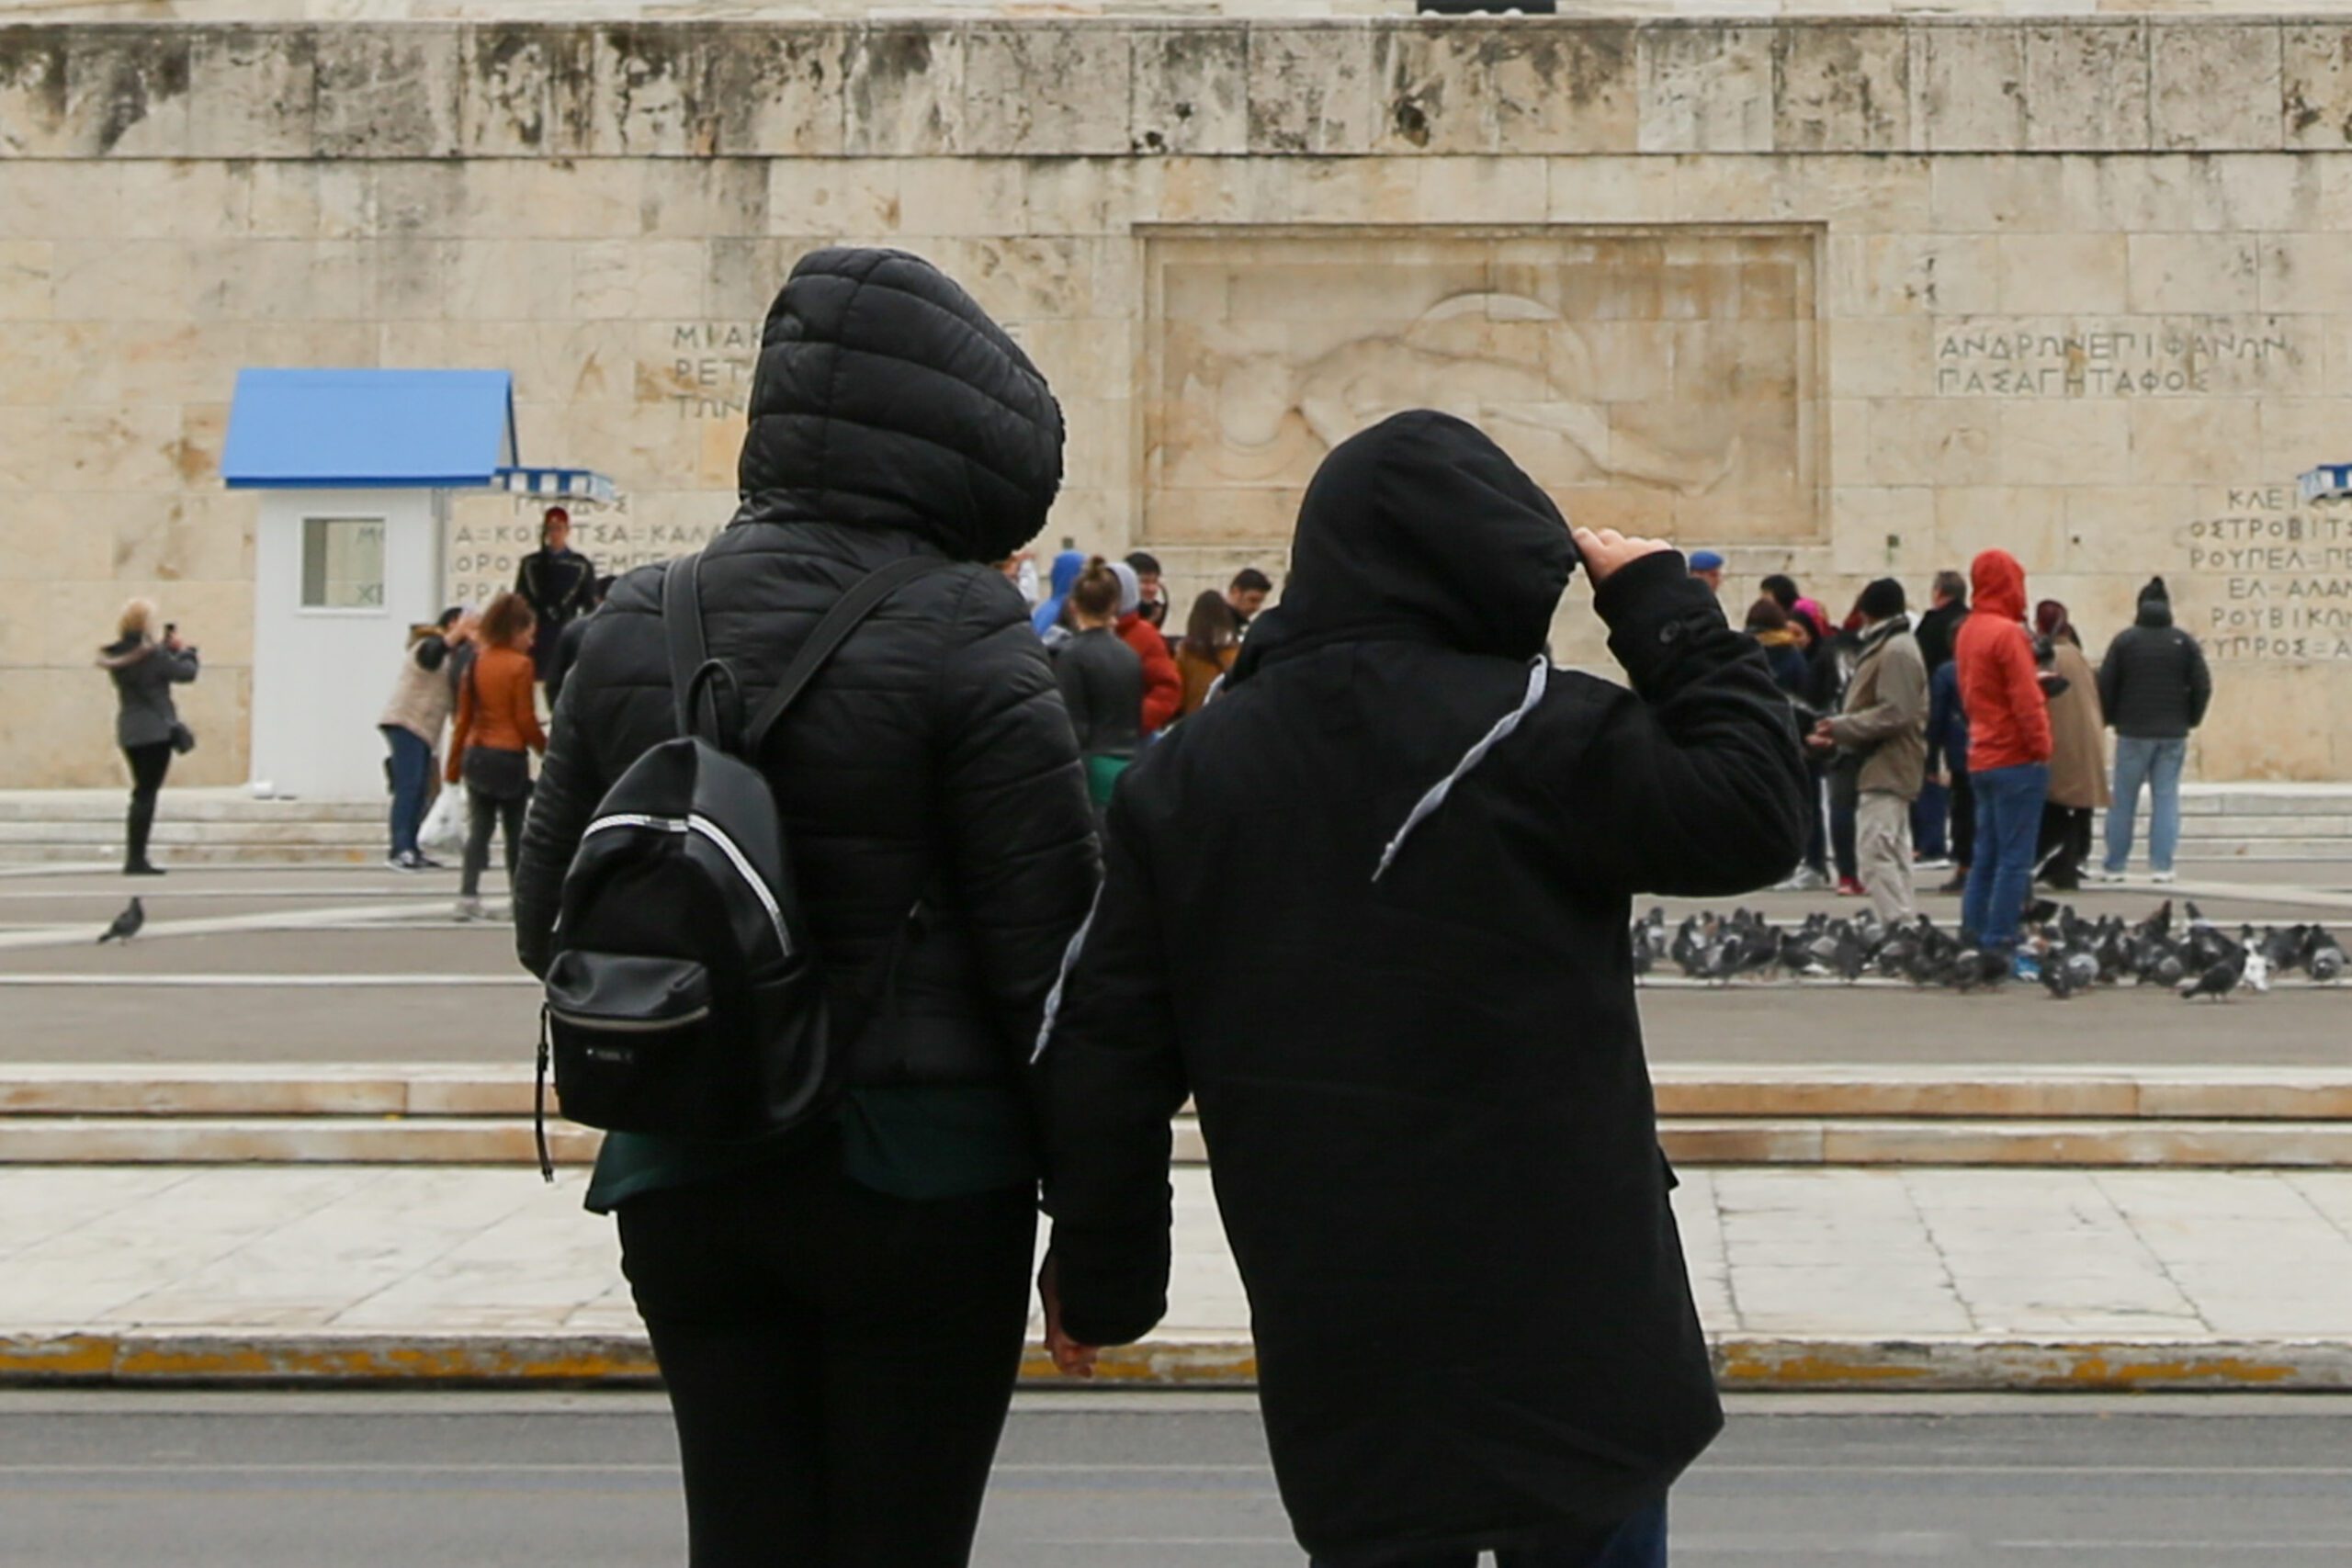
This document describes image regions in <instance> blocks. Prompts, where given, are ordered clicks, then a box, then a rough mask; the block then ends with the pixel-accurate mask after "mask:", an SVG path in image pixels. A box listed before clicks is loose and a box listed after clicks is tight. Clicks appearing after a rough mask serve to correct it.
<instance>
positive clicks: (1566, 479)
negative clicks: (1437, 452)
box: [1142, 226, 1819, 544]
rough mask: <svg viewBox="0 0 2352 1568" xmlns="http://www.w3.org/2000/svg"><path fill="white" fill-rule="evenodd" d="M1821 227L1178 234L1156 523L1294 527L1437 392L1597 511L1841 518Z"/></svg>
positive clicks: (1643, 517)
mask: <svg viewBox="0 0 2352 1568" xmlns="http://www.w3.org/2000/svg"><path fill="white" fill-rule="evenodd" d="M1814 247H1815V235H1814V233H1813V231H1810V230H1807V229H1801V228H1787V227H1775V228H1755V229H1745V228H1742V229H1722V228H1704V227H1696V226H1694V227H1691V228H1690V229H1687V230H1685V229H1672V228H1668V229H1645V230H1593V229H1588V228H1573V229H1571V228H1563V229H1556V230H1545V231H1511V232H1501V231H1494V232H1478V231H1453V232H1450V233H1443V234H1439V235H1436V236H1432V235H1431V234H1430V231H1427V230H1416V231H1369V230H1365V231H1340V232H1334V231H1324V232H1320V233H1317V232H1311V231H1288V232H1283V231H1272V232H1269V231H1262V230H1260V231H1247V230H1232V231H1219V232H1215V233H1210V232H1204V231H1189V232H1184V233H1171V234H1167V235H1161V236H1155V237H1154V238H1153V239H1152V240H1151V242H1150V265H1149V268H1148V288H1149V296H1150V297H1149V301H1148V310H1149V316H1150V326H1149V337H1148V342H1149V344H1150V354H1149V355H1148V365H1147V367H1146V369H1145V377H1146V384H1145V386H1144V388H1143V389H1142V396H1143V411H1144V423H1145V451H1146V462H1147V475H1146V490H1147V494H1146V500H1145V531H1146V533H1147V535H1148V536H1149V537H1151V538H1152V539H1154V540H1157V541H1162V542H1167V543H1171V544H1172V543H1209V542H1214V541H1219V540H1231V539H1243V538H1252V539H1278V538H1280V537H1282V536H1283V535H1285V534H1286V533H1287V532H1288V529H1289V524H1290V521H1291V516H1292V514H1293V513H1294V511H1295V506H1296V502H1297V497H1298V495H1299V493H1300V492H1301V491H1303V490H1304V489H1305V487H1306V481H1307V479H1309V478H1310V477H1311V476H1312V475H1313V473H1314V470H1315V468H1316V465H1317V463H1318V462H1320V461H1321V459H1322V457H1323V454H1324V453H1326V452H1328V451H1329V450H1330V448H1331V447H1332V446H1336V445H1337V444H1338V443H1340V441H1343V440H1345V439H1346V438H1347V437H1348V436H1349V435H1350V434H1353V433H1355V432H1356V431H1359V430H1362V429H1363V428H1364V427H1365V426H1367V425H1370V424H1374V423H1378V422H1379V421H1380V420H1382V419H1384V418H1385V417H1386V416H1388V415H1389V414H1392V413H1396V412H1400V411H1402V410H1406V409H1412V408H1435V409H1439V410H1442V411H1443V412H1448V413H1453V414H1455V415H1458V416H1459V417H1461V418H1463V419H1465V420H1468V421H1470V422H1471V423H1475V424H1476V425H1478V426H1479V427H1480V428H1482V429H1484V430H1485V431H1487V434H1491V435H1492V436H1494V437H1495V439H1496V440H1498V442H1500V443H1501V444H1502V445H1503V446H1504V447H1506V448H1507V449H1508V450H1510V453H1511V454H1512V455H1513V456H1514V457H1517V458H1518V459H1519V461H1520V462H1521V464H1523V465H1524V466H1525V467H1526V468H1527V469H1528V470H1529V472H1531V473H1532V474H1533V475H1534V476H1535V477H1536V478H1537V479H1539V480H1540V481H1542V482H1543V483H1544V485H1545V486H1546V487H1547V488H1549V489H1551V490H1552V491H1554V492H1555V495H1556V497H1557V498H1558V500H1559V501H1560V502H1561V504H1562V505H1563V507H1564V508H1565V509H1566V510H1567V511H1568V513H1570V515H1571V516H1573V517H1575V518H1577V520H1579V521H1587V522H1591V523H1593V524H1595V525H1607V526H1618V527H1625V528H1645V529H1656V530H1660V531H1673V530H1679V531H1683V532H1691V531H1693V530H1692V528H1691V526H1689V525H1696V531H1697V532H1700V533H1703V534H1704V536H1707V537H1709V538H1712V539H1718V540H1792V541H1793V540H1801V539H1809V538H1812V537H1815V536H1817V534H1818V532H1819V528H1818V520H1817V516H1816V509H1817V493H1816V492H1817V484H1816V472H1815V470H1816V462H1815V435H1816V423H1817V422H1816V417H1815V412H1814V399H1815V319H1814V301H1815V263H1814Z"/></svg>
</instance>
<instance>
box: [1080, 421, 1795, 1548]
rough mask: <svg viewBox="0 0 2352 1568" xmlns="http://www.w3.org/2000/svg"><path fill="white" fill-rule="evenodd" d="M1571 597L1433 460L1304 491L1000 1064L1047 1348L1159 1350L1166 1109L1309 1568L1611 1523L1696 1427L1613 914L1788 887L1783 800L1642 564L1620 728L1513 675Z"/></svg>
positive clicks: (1772, 748)
mask: <svg viewBox="0 0 2352 1568" xmlns="http://www.w3.org/2000/svg"><path fill="white" fill-rule="evenodd" d="M1573 561H1574V556H1573V551H1572V547H1571V545H1570V541H1569V538H1568V534H1567V530H1566V527H1565V525H1563V524H1562V522H1561V520H1560V515H1559V513H1558V512H1557V511H1556V510H1555V509H1554V508H1553V506H1552V503H1551V502H1550V501H1549V500H1548V499H1546V498H1545V496H1544V492H1543V491H1541V490H1540V489H1538V488H1537V487H1536V485H1535V484H1534V482H1533V481H1532V479H1529V478H1528V477H1527V476H1526V475H1525V474H1523V473H1521V471H1520V470H1519V469H1518V468H1516V467H1515V466H1514V465H1513V464H1512V463H1511V462H1510V459H1509V458H1508V457H1505V456H1504V455H1503V454H1502V453H1501V451H1500V450H1499V449H1498V448H1497V447H1496V446H1494V444H1493V443H1492V442H1490V441H1488V440H1487V438H1486V437H1485V436H1483V435H1481V434H1478V433H1477V432H1476V430H1474V429H1472V428H1471V427H1470V426H1468V425H1466V424H1464V423H1461V422H1459V421H1457V420H1453V419H1449V418H1446V417H1444V416H1442V415H1438V414H1430V413H1418V414H1404V415H1399V416H1397V418H1394V419H1391V420H1389V421H1387V422H1385V423H1382V424H1381V425H1379V426H1376V427H1375V428H1374V429H1373V430H1372V431H1370V432H1367V433H1366V434H1363V435H1360V436H1357V437H1355V438H1354V439H1352V440H1351V441H1349V442H1347V443H1345V444H1344V445H1342V446H1340V447H1339V448H1338V449H1337V450H1335V451H1334V452H1333V453H1332V454H1331V456H1330V457H1329V459H1328V460H1327V461H1326V462H1325V464H1324V466H1323V468H1322V470H1321V472H1320V473H1318V474H1317V476H1316V479H1315V481H1314V484H1313V486H1312V487H1311V488H1310V489H1309V490H1308V491H1307V495H1306V506H1305V509H1304V511H1303V513H1302V514H1301V516H1300V518H1299V524H1298V534H1297V538H1296V542H1295V552H1294V554H1293V557H1292V562H1293V570H1292V577H1291V580H1290V586H1289V587H1288V589H1287V590H1286V591H1285V593H1284V596H1283V604H1282V606H1281V607H1280V608H1279V609H1277V610H1274V611H1272V612H1271V613H1269V614H1268V615H1265V616H1264V617H1263V618H1262V619H1261V620H1260V621H1259V622H1258V624H1257V625H1256V626H1254V627H1253V628H1251V631H1250V640H1249V642H1248V643H1247V644H1245V645H1244V646H1243V648H1242V652H1241V658H1240V660H1239V661H1238V664H1237V666H1236V668H1235V670H1234V672H1233V675H1232V677H1231V679H1230V681H1229V682H1228V683H1227V691H1226V694H1225V695H1224V696H1223V697H1221V698H1220V699H1219V700H1218V701H1216V702H1215V703H1212V704H1210V705H1208V706H1207V707H1206V708H1204V709H1203V710H1202V711H1201V712H1200V713H1199V714H1196V715H1195V716H1193V717H1192V718H1190V719H1188V720H1186V721H1185V723H1184V724H1183V726H1182V728H1179V729H1177V730H1176V731H1174V732H1173V733H1172V734H1170V736H1169V737H1168V738H1167V739H1164V740H1162V741H1160V742H1159V744H1157V745H1155V746H1153V747H1151V748H1150V749H1148V750H1146V752H1145V753H1144V755H1143V758H1142V760H1141V761H1138V762H1137V763H1136V765H1135V766H1134V767H1133V768H1130V769H1129V770H1128V771H1127V773H1126V776H1125V779H1123V780H1122V781H1121V783H1120V785H1119V789H1118V793H1117V794H1116V795H1114V797H1113V799H1112V803H1111V812H1110V829H1109V832H1108V835H1107V839H1106V842H1107V846H1108V848H1107V855H1108V859H1109V873H1108V877H1107V880H1106V881H1105V883H1104V886H1103V897H1102V900H1101V903H1100V905H1099V906H1098V908H1097V909H1096V912H1095V915H1094V918H1093V920H1092V922H1091V924H1090V926H1089V927H1088V930H1087V934H1086V936H1085V937H1084V938H1083V939H1082V941H1081V943H1080V949H1079V953H1078V958H1077V962H1076V964H1075V966H1074V967H1073V969H1072V972H1071V974H1070V976H1069V980H1068V982H1067V983H1066V985H1065V987H1064V990H1063V993H1062V1001H1061V1004H1060V1007H1059V1010H1058V1011H1057V1016H1056V1018H1055V1020H1054V1022H1053V1026H1052V1031H1051V1033H1050V1035H1049V1036H1048V1039H1047V1043H1046V1049H1045V1052H1044V1054H1043V1055H1042V1056H1041V1058H1040V1062H1039V1071H1040V1073H1041V1074H1042V1075H1043V1077H1044V1079H1045V1087H1046V1096H1045V1103H1046V1107H1047V1111H1048V1115H1047V1119H1046V1127H1047V1150H1048V1154H1047V1159H1048V1173H1047V1184H1046V1207H1047V1208H1048V1210H1049V1211H1050V1212H1051V1213H1052V1214H1053V1216H1054V1241H1053V1246H1054V1251H1055V1254H1056V1257H1057V1269H1058V1270H1059V1277H1060V1284H1061V1298H1062V1303H1063V1311H1064V1321H1065V1325H1066V1326H1067V1327H1068V1328H1069V1332H1070V1333H1071V1334H1072V1335H1073V1336H1075V1337H1078V1338H1080V1339H1081V1340H1085V1341H1090V1342H1093V1343H1102V1344H1118V1343H1123V1342H1125V1341H1129V1340H1133V1339H1135V1338H1136V1337H1140V1336H1141V1335H1143V1334H1144V1333H1146V1332H1147V1331H1148V1330H1149V1329H1150V1327H1151V1326H1152V1325H1153V1323H1154V1322H1155V1321H1156V1320H1157V1319H1158V1318H1159V1316H1160V1315H1161V1314H1162V1312H1163V1311H1164V1310H1165V1290H1166V1284H1167V1278H1168V1268H1169V1186H1168V1158H1169V1141H1170V1134H1169V1122H1168V1118H1169V1113H1170V1111H1174V1110H1175V1109H1176V1108H1177V1106H1178V1105H1179V1104H1181V1103H1182V1100H1183V1099H1184V1097H1185V1095H1186V1094H1187V1093H1190V1094H1191V1095H1193V1097H1194V1100H1195V1102H1196V1104H1197V1106H1198V1109H1199V1112H1200V1118H1201V1127H1202V1131H1203V1133H1204V1135H1205V1136H1206V1139H1207V1142H1208V1146H1209V1152H1210V1158H1211V1162H1212V1166H1213V1168H1214V1169H1215V1171H1216V1190H1217V1198H1218V1202H1219V1206H1220V1209H1221V1211H1222V1213H1223V1217H1224V1222H1225V1227H1226V1231H1227V1235H1229V1236H1230V1237H1231V1239H1232V1243H1233V1249H1234V1256H1235V1258H1237V1259H1238V1262H1239V1264H1240V1269H1241V1276H1242V1280H1243V1281H1244V1283H1245V1284H1246V1285H1247V1286H1248V1288H1249V1292H1250V1314H1251V1319H1252V1322H1253V1324H1254V1325H1255V1333H1256V1345H1257V1353H1258V1370H1259V1377H1260V1389H1261V1397H1262V1400H1263V1405H1264V1411H1265V1419H1266V1428H1267V1433H1268V1437H1269V1438H1270V1440H1271V1442H1272V1452H1273V1461H1274V1471H1275V1475H1276V1478H1277V1479H1278V1481H1279V1482H1280V1483H1281V1486H1282V1493H1283V1502H1284V1503H1285V1505H1287V1506H1288V1507H1289V1510H1290V1514H1291V1519H1292V1523H1293V1525H1294V1526H1295V1529H1297V1532H1298V1537H1299V1540H1300V1541H1301V1542H1302V1543H1303V1544H1304V1545H1305V1546H1306V1548H1307V1549H1308V1550H1309V1551H1313V1552H1315V1553H1317V1555H1319V1556H1324V1557H1329V1558H1330V1559H1331V1560H1332V1561H1334V1562H1341V1563H1346V1564H1351V1565H1352V1564H1354V1563H1357V1562H1385V1561H1390V1560H1392V1559H1393V1558H1397V1557H1402V1556H1405V1555H1408V1553H1412V1554H1425V1555H1430V1556H1436V1555H1442V1554H1443V1553H1445V1552H1447V1551H1458V1552H1460V1553H1462V1554H1463V1555H1465V1556H1466V1555H1467V1554H1468V1553H1469V1552H1470V1551H1472V1550H1473V1549H1476V1548H1482V1547H1483V1548H1495V1547H1498V1546H1508V1545H1516V1544H1520V1543H1521V1542H1523V1541H1527V1540H1532V1539H1535V1538H1539V1537H1549V1536H1551V1535H1554V1534H1555V1533H1561V1532H1570V1533H1572V1532H1575V1531H1577V1529H1580V1528H1583V1527H1590V1526H1595V1525H1600V1524H1604V1523H1606V1522H1610V1521H1613V1520H1615V1519H1617V1518H1620V1517H1623V1516H1624V1515H1626V1514H1628V1513H1631V1512H1632V1511H1634V1509H1635V1508H1637V1507H1638V1506H1642V1505H1643V1504H1645V1503H1646V1502H1648V1501H1649V1500H1651V1499H1652V1498H1655V1497H1656V1496H1657V1495H1659V1494H1660V1493H1661V1492H1662V1491H1663V1490H1664V1489H1665V1487H1666V1486H1667V1484H1668V1483H1669V1482H1671V1481H1672V1480H1673V1478H1674V1477H1675V1475H1676V1474H1678V1473H1679V1472H1680V1471H1681V1470H1682V1468H1683V1467H1684V1466H1685V1465H1687V1464H1688V1463H1690V1461H1691V1459H1692V1458H1693V1456H1695V1455H1696V1454H1697V1453H1698V1452H1699V1451H1700V1450H1702V1449H1703V1448H1704V1447H1705V1446H1706V1444H1707V1442H1708V1440H1709V1439H1710V1438H1713V1436H1714V1433H1715V1430H1716V1428H1717V1427H1718V1425H1719V1423H1720V1421H1721V1416H1720V1413H1719V1411H1718V1408H1717V1404H1716V1399H1715V1390H1714V1383H1713V1377H1712V1374H1711V1371H1710V1368H1709V1361H1708V1353H1707V1347H1706V1343H1705V1341H1704V1339H1703V1338H1702V1336H1701V1333H1700V1327H1699V1320H1698V1316H1697V1314H1696V1313H1695V1312H1694V1311H1693V1309H1692V1305H1691V1291H1690V1284H1689V1280H1688V1278H1687V1276H1686V1274H1685V1271H1684V1267H1683V1261H1682V1254H1681V1248H1680V1244H1679V1241H1678V1239H1677V1235H1676V1231H1675V1225H1674V1217H1673V1215H1672V1213H1670V1212H1669V1210H1668V1205H1667V1189H1668V1185H1669V1181H1668V1172H1667V1170H1666V1167H1665V1162H1664V1161H1663V1160H1662V1159H1661V1158H1660V1156H1659V1153H1658V1147H1657V1124H1656V1118H1655V1114H1654V1111H1653V1109H1652V1104H1651V1097H1650V1085H1649V1077H1648V1073H1647V1070H1646V1067H1645V1062H1644V1059H1643V1054H1642V1033H1641V1021H1640V1018H1639V1016H1638V1014H1637V1013H1636V1011H1635V1008H1634V971H1633V960H1632V953H1631V942H1630V941H1629V939H1628V935H1627V927H1628V924H1629V921H1630V918H1631V909H1630V904H1629V900H1630V898H1631V896H1632V895H1633V894H1634V892H1635V891H1636V890H1652V891H1656V892H1660V893H1686V894H1706V895H1732V894H1737V893H1741V892H1745V891H1747V889H1750V888H1754V887H1757V886H1762V885H1764V884H1766V883H1770V882H1771V881H1772V880H1774V879H1775V878H1777V877H1779V876H1781V875H1783V874H1786V873H1787V871H1788V869H1789V868H1790V867H1791V866H1792V865H1794V864H1795V863H1796V861H1797V857H1798V854H1799V852H1801V851H1802V850H1803V848H1804V837H1805V810H1806V806H1805V794H1804V784H1805V769H1804V761H1803V760H1802V758H1801V757H1800V755H1799V751H1798V746H1797V738H1796V731H1795V728H1794V727H1793V725H1792V722H1791V718H1790V713H1789V704H1788V702H1787V701H1786V700H1785V699H1784V698H1783V697H1782V696H1781V693H1780V690H1779V688H1778V687H1776V686H1775V685H1774V684H1773V682H1772V676H1771V672H1770V671H1769V670H1767V669H1766V668H1765V664H1764V659H1763V655H1762V654H1761V653H1760V652H1759V651H1758V649H1757V648H1756V646H1755V645H1754V644H1753V643H1751V642H1749V641H1748V640H1747V638H1746V637H1742V636H1741V635H1740V634H1738V633H1737V632H1735V631H1733V630H1732V629H1731V628H1730V627H1729V626H1725V625H1724V616H1723V611H1722V609H1721V607H1720V606H1719V605H1718V604H1717V603H1716V601H1715V597H1714V595H1713V593H1712V592H1709V591H1708V589H1707V586H1706V584H1704V583H1702V582H1695V581H1692V580H1691V577H1690V574H1689V572H1688V570H1686V568H1685V567H1684V565H1683V562H1682V558H1681V557H1679V555H1676V554H1673V553H1672V552H1665V553H1662V554H1659V555H1657V556H1654V557H1651V558H1646V559H1644V560H1640V561H1636V562H1634V564H1632V565H1629V566H1627V567H1626V568H1625V569H1623V570H1622V571H1620V572H1618V573H1617V574H1616V575H1615V576H1614V577H1612V578H1611V580H1610V581H1609V582H1608V583H1607V584H1606V585H1605V586H1604V587H1602V588H1601V589H1600V592H1599V593H1598V594H1597V595H1596V596H1595V608H1596V609H1597V610H1598V611H1599V612H1600V616H1601V618H1602V619H1603V620H1604V621H1606V622H1607V623H1608V625H1609V627H1610V646H1611V649H1614V650H1615V652H1616V655H1617V657H1618V659H1619V660H1621V661H1622V662H1623V665H1624V666H1625V669H1626V671H1627V673H1628V674H1629V675H1630V676H1631V677H1632V680H1633V684H1634V690H1632V691H1630V692H1629V691H1627V690H1625V689H1624V688H1623V687H1620V686H1614V685H1611V684H1609V683H1607V682H1602V681H1599V680H1595V679H1593V678H1591V677H1589V676H1586V675H1580V674H1573V673H1569V672H1567V671H1555V670H1552V669H1550V668H1549V667H1548V666H1547V665H1545V663H1544V660H1543V659H1542V657H1541V649H1543V646H1544V637H1545V634H1546V632H1547V631H1548V629H1549V627H1550V623H1551V619H1552V615H1553V612H1554V608H1555V604H1557V602H1558V600H1559V598H1560V594H1561V592H1562V590H1563V588H1564V587H1565V586H1566V583H1567V581H1568V576H1569V572H1570V570H1571V568H1572V565H1573ZM1440 784H1448V785H1450V788H1449V789H1448V790H1447V791H1446V792H1445V793H1444V794H1443V795H1442V796H1440V795H1437V794H1436V791H1435V790H1434V788H1433V786H1438V785H1440ZM1384 867H1385V869H1384ZM1180 932H1181V933H1182V937H1181V940H1179V939H1178V935H1177V933H1180Z"/></svg>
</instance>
